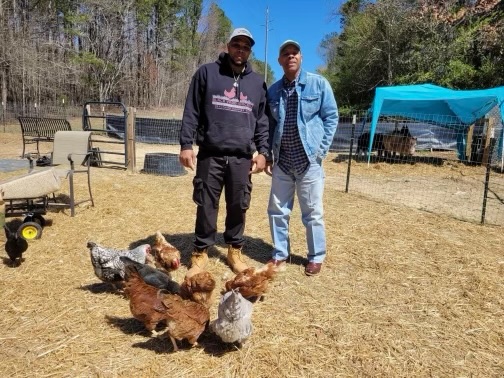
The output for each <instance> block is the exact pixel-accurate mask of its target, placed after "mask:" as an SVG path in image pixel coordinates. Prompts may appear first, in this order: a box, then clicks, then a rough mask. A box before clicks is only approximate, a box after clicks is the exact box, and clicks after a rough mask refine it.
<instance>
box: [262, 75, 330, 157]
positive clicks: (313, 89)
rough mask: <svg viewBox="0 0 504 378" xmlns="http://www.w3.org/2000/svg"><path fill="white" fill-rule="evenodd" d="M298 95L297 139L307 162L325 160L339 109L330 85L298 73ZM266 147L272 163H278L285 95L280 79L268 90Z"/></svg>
mask: <svg viewBox="0 0 504 378" xmlns="http://www.w3.org/2000/svg"><path fill="white" fill-rule="evenodd" d="M296 92H297V94H298V99H299V101H298V111H297V124H298V129H299V136H300V137H301V142H302V143H303V147H304V150H305V152H306V156H308V160H309V161H310V162H317V161H318V162H320V161H321V160H322V159H324V158H325V157H326V155H327V152H328V151H329V147H330V146H331V143H332V140H333V137H334V133H335V132H336V127H337V126H338V118H339V116H338V106H337V105H336V100H335V98H334V93H333V91H332V88H331V85H330V84H329V82H328V81H327V80H326V79H325V78H324V77H323V76H320V75H317V74H313V73H311V72H306V71H304V70H301V72H300V73H299V77H298V80H297V82H296ZM268 104H269V113H270V114H269V126H270V134H269V145H270V150H271V156H272V157H273V161H278V157H279V154H280V142H281V140H282V134H283V128H284V121H285V110H286V109H285V107H286V105H287V96H286V91H285V90H284V88H283V79H280V80H279V81H277V82H276V83H274V84H272V85H271V87H270V88H269V89H268Z"/></svg>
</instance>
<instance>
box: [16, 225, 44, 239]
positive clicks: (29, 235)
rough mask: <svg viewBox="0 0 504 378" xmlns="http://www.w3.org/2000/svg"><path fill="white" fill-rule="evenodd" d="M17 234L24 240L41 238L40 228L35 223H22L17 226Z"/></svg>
mask: <svg viewBox="0 0 504 378" xmlns="http://www.w3.org/2000/svg"><path fill="white" fill-rule="evenodd" d="M17 233H18V235H19V236H21V237H22V238H23V239H24V240H28V241H30V240H35V239H40V238H41V236H42V226H41V225H40V224H38V223H37V222H24V223H23V224H21V226H19V228H18V230H17Z"/></svg>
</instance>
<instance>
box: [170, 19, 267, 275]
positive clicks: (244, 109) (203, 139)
mask: <svg viewBox="0 0 504 378" xmlns="http://www.w3.org/2000/svg"><path fill="white" fill-rule="evenodd" d="M252 46H254V39H253V38H252V34H250V32H249V31H248V30H247V29H244V28H237V29H235V30H234V31H233V32H232V33H231V36H230V37H229V41H228V44H227V49H228V52H227V53H221V54H220V55H219V58H218V60H217V61H215V62H213V63H208V64H204V65H202V66H201V67H200V68H199V69H198V70H197V71H196V73H195V74H194V76H193V77H192V81H191V85H190V87H189V91H188V94H187V99H186V103H185V108H184V115H183V118H182V127H181V130H180V155H179V160H180V163H181V164H182V165H183V166H184V167H187V168H191V169H194V164H195V162H196V154H195V152H194V150H193V143H194V140H195V139H196V144H197V145H198V148H199V149H198V159H197V166H196V175H195V177H194V179H193V186H194V188H193V200H194V202H195V203H196V205H197V212H196V226H195V240H194V250H193V254H192V257H191V270H190V271H192V273H196V271H198V270H200V269H205V267H206V265H207V263H208V254H207V251H208V247H210V246H212V245H214V244H215V239H216V233H217V215H218V210H219V199H220V196H221V193H222V189H223V188H224V195H225V199H226V221H225V231H224V234H223V236H224V241H225V242H226V243H227V244H228V255H227V261H228V264H229V265H230V267H231V268H232V269H233V271H234V272H235V273H238V272H241V271H243V270H245V269H246V268H247V265H246V263H245V262H244V260H243V257H242V254H241V249H242V247H243V244H244V238H243V232H244V228H245V213H246V211H247V209H248V207H249V205H250V195H251V191H252V181H251V177H250V174H251V173H256V172H261V171H262V170H263V169H264V168H265V166H266V158H267V157H268V150H269V146H268V133H269V126H268V118H267V116H266V114H265V110H266V104H267V102H266V84H265V83H264V80H263V78H262V77H261V76H260V75H258V74H257V73H255V72H253V71H252V68H251V67H250V65H249V64H248V63H247V60H248V58H249V56H250V52H251V49H252ZM256 151H257V154H256V155H255V156H253V154H254V152H256Z"/></svg>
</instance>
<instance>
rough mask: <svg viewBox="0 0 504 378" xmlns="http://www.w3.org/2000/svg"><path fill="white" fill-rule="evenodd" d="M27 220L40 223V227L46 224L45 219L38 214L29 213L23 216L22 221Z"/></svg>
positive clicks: (25, 221)
mask: <svg viewBox="0 0 504 378" xmlns="http://www.w3.org/2000/svg"><path fill="white" fill-rule="evenodd" d="M27 222H35V223H38V224H39V225H40V227H42V228H43V227H45V225H46V220H45V219H44V217H43V216H42V215H40V214H29V215H27V216H26V217H25V218H24V220H23V223H27Z"/></svg>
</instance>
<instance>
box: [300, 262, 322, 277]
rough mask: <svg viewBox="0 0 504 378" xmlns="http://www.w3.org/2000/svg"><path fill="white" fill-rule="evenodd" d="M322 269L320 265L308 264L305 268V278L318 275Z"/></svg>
mask: <svg viewBox="0 0 504 378" xmlns="http://www.w3.org/2000/svg"><path fill="white" fill-rule="evenodd" d="M321 268H322V263H316V262H309V263H308V264H306V267H305V270H304V272H305V274H306V275H307V276H315V275H317V274H319V273H320V269H321Z"/></svg>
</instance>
